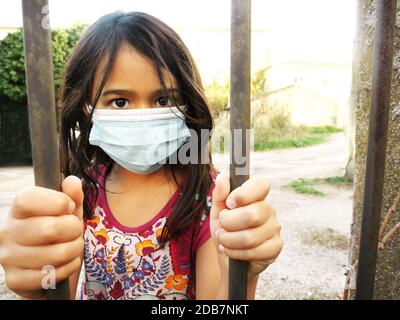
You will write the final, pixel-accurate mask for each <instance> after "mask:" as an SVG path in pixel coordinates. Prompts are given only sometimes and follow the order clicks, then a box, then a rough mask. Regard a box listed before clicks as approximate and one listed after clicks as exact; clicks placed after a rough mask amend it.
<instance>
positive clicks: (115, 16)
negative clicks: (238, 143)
mask: <svg viewBox="0 0 400 320" xmlns="http://www.w3.org/2000/svg"><path fill="white" fill-rule="evenodd" d="M60 105H61V110H62V111H61V129H60V144H61V154H62V172H63V175H64V177H66V178H65V179H64V181H63V182H62V192H56V191H53V190H48V189H44V188H40V187H33V188H29V189H26V190H24V191H22V192H21V193H19V194H18V195H17V197H16V198H15V200H14V202H13V205H12V209H11V214H10V219H9V222H8V223H7V225H6V226H5V227H4V228H3V230H1V231H0V245H1V247H0V249H1V250H0V252H1V256H0V262H1V264H2V265H3V267H4V269H5V272H6V283H7V286H8V287H9V288H10V289H11V290H13V291H15V292H16V293H17V294H19V295H20V296H22V297H25V298H45V297H46V296H45V293H44V292H45V291H44V290H42V278H43V273H42V268H43V267H44V266H53V267H54V268H55V274H56V279H55V280H56V281H57V282H58V281H61V280H63V279H66V278H69V281H70V286H71V288H72V290H71V291H72V294H73V298H74V297H75V292H76V291H77V290H76V288H77V283H78V278H79V274H80V270H81V265H82V262H83V264H84V280H83V285H82V288H81V289H80V290H79V291H78V292H77V293H76V297H78V298H80V299H195V298H196V299H226V298H227V289H228V279H227V275H228V257H230V258H234V259H240V260H249V261H250V264H249V274H248V298H254V294H255V288H256V284H257V279H258V275H259V273H260V272H262V271H263V270H264V269H265V268H266V267H267V266H268V265H269V264H270V263H271V262H272V261H274V260H275V259H276V257H277V256H278V254H279V252H280V251H281V248H282V242H281V240H280V235H279V233H280V225H279V223H278V222H277V219H276V217H275V211H274V209H273V208H272V207H271V205H269V204H268V203H267V202H266V201H265V197H266V196H267V194H268V191H269V185H268V183H267V182H266V181H265V180H264V179H261V178H252V179H249V180H248V181H247V182H245V183H244V184H243V185H242V186H240V187H239V188H237V189H236V190H234V191H232V192H230V186H229V177H228V176H226V175H223V174H219V175H218V176H217V177H216V170H215V169H214V168H213V166H212V163H211V157H210V154H209V152H208V140H209V139H208V138H204V135H202V134H201V130H205V129H206V130H211V129H212V127H213V121H212V117H211V114H210V110H209V107H208V105H207V101H206V98H205V96H204V90H203V87H202V84H201V80H200V76H199V73H198V71H197V69H196V66H195V63H194V61H193V58H192V57H191V55H190V53H189V51H188V49H187V48H186V47H185V45H184V44H183V42H182V40H181V39H180V37H179V36H178V35H177V34H176V33H175V32H174V31H173V30H172V29H171V28H169V27H168V26H167V25H165V24H164V23H163V22H161V21H159V20H158V19H156V18H154V17H152V16H150V15H147V14H144V13H138V12H132V13H119V12H118V13H112V14H109V15H106V16H104V17H102V18H101V19H99V20H98V21H97V22H96V23H95V24H93V25H92V26H91V27H90V28H89V30H88V31H87V32H86V33H85V34H84V36H83V37H82V39H81V40H80V42H79V44H78V45H77V47H76V48H75V49H74V51H73V53H72V54H71V56H70V58H69V61H68V63H67V66H66V70H65V74H64V82H63V86H62V94H61V98H60ZM188 158H189V160H190V161H188ZM204 159H206V160H207V161H204ZM200 160H201V161H200ZM77 177H79V178H77ZM84 195H85V196H84Z"/></svg>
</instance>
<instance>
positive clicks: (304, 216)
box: [0, 134, 352, 299]
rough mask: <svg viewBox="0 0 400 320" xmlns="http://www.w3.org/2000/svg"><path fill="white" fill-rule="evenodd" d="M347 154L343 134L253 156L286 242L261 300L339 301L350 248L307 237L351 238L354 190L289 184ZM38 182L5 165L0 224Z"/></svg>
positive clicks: (328, 169) (334, 170)
mask: <svg viewBox="0 0 400 320" xmlns="http://www.w3.org/2000/svg"><path fill="white" fill-rule="evenodd" d="M346 158H347V149H346V143H345V139H344V135H343V134H335V135H332V136H331V137H330V138H329V140H328V141H327V142H326V143H323V144H320V145H316V146H312V147H307V148H299V149H287V150H275V151H269V152H257V153H254V154H252V156H251V172H252V174H256V175H263V176H266V177H268V179H269V181H270V182H271V185H272V189H271V192H270V195H269V200H270V202H271V203H272V204H273V205H274V206H275V207H276V209H277V212H278V215H279V219H280V221H281V223H282V226H283V229H282V238H283V240H284V242H285V247H284V250H283V251H282V253H281V255H280V257H279V259H278V260H277V261H276V262H275V263H274V264H273V265H271V266H270V267H269V268H268V269H267V271H266V272H265V273H263V274H262V276H261V277H260V281H259V287H258V291H257V296H256V298H258V299H310V298H324V299H326V298H328V299H335V298H337V294H338V293H340V292H341V291H342V289H343V283H344V277H343V271H344V266H345V264H346V263H347V251H346V250H343V249H329V248H327V247H326V246H323V245H310V244H305V243H304V241H303V238H304V235H305V233H307V232H309V231H310V230H319V231H322V232H323V231H324V230H327V229H330V230H333V231H334V232H335V233H337V234H338V235H343V236H345V237H348V236H349V231H350V223H351V213H352V190H350V189H332V188H328V189H327V192H328V195H327V196H325V197H318V198H316V197H312V196H308V195H299V194H296V193H294V192H293V191H291V190H289V189H287V188H284V186H285V185H286V184H287V183H289V182H290V181H292V180H294V179H297V178H314V177H326V176H333V175H341V174H343V172H344V167H345V164H346ZM214 162H215V163H216V164H217V167H218V168H220V169H226V168H227V166H226V165H225V164H226V161H224V159H223V157H221V156H219V155H218V156H214ZM224 163H225V164H224ZM33 183H34V179H33V170H32V167H29V166H18V167H0V224H1V223H4V221H5V219H6V216H7V212H8V210H9V206H10V203H11V201H12V199H13V197H14V196H15V194H16V192H18V191H19V190H21V189H23V188H24V187H26V186H30V185H33ZM3 280H4V274H3V273H2V270H1V267H0V298H2V299H11V298H12V295H11V294H10V293H9V291H7V290H6V289H5V288H4V284H3V282H4V281H3Z"/></svg>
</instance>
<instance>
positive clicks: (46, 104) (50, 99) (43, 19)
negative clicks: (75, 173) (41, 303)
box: [22, 0, 70, 299]
mask: <svg viewBox="0 0 400 320" xmlns="http://www.w3.org/2000/svg"><path fill="white" fill-rule="evenodd" d="M22 12H23V29H24V50H25V72H26V86H27V96H28V111H29V126H30V133H31V142H32V159H33V167H34V173H35V184H36V185H37V186H41V187H45V188H51V189H54V190H60V186H61V171H60V156H59V147H58V137H57V130H56V125H57V123H56V108H55V94H54V78H53V62H52V55H51V34H50V28H49V26H48V0H22ZM46 295H48V298H49V299H69V298H70V295H69V284H68V279H67V280H65V281H63V282H61V283H58V284H57V289H55V290H48V291H46Z"/></svg>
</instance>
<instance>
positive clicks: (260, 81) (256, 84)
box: [251, 69, 267, 99]
mask: <svg viewBox="0 0 400 320" xmlns="http://www.w3.org/2000/svg"><path fill="white" fill-rule="evenodd" d="M266 72H267V69H263V70H260V71H258V72H257V73H256V74H255V75H254V76H253V78H252V79H251V98H252V99H257V98H260V97H262V96H263V95H264V94H265V84H266V82H267V79H266V77H265V73H266Z"/></svg>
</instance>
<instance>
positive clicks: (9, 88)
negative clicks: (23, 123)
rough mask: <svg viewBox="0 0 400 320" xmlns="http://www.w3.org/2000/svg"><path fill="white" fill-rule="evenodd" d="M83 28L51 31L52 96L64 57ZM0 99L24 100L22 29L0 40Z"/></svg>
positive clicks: (58, 79)
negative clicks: (53, 85) (3, 97)
mask: <svg viewBox="0 0 400 320" xmlns="http://www.w3.org/2000/svg"><path fill="white" fill-rule="evenodd" d="M85 29H86V26H85V25H75V26H73V27H72V28H69V29H65V30H63V29H55V30H52V32H51V40H52V50H53V65H54V84H55V89H56V95H57V93H58V90H59V87H60V84H61V76H62V70H63V68H64V64H65V61H66V60H67V56H68V55H69V53H70V52H71V50H72V48H73V47H74V46H75V45H76V43H77V41H78V40H79V38H80V36H81V35H82V33H83V32H84V30H85ZM0 96H5V97H8V98H10V99H11V100H22V99H24V98H25V97H26V88H25V61H24V48H23V34H22V30H19V31H17V32H14V33H10V34H9V35H7V37H5V38H4V39H3V40H2V41H0Z"/></svg>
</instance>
